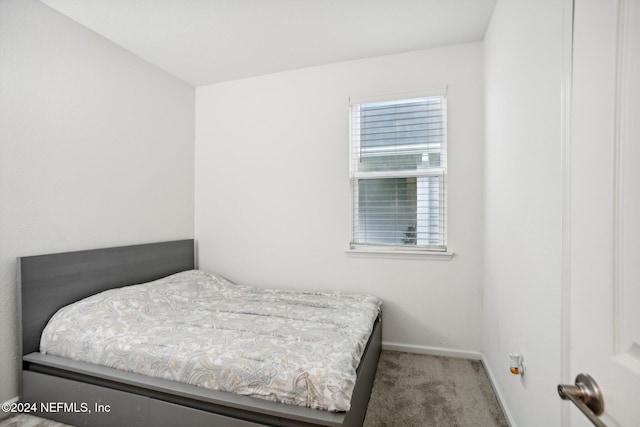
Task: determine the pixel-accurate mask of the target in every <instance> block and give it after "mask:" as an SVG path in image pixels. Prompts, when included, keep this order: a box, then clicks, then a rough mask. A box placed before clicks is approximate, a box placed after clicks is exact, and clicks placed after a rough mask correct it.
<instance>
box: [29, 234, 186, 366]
mask: <svg viewBox="0 0 640 427" xmlns="http://www.w3.org/2000/svg"><path fill="white" fill-rule="evenodd" d="M194 243H195V242H194V240H193V239H189V240H176V241H171V242H159V243H149V244H143V245H134V246H120V247H115V248H105V249H93V250H86V251H78V252H66V253H59V254H51V255H38V256H28V257H21V258H18V287H19V289H18V296H19V298H20V299H21V301H20V303H19V305H18V307H19V310H21V313H20V321H21V334H22V354H23V355H24V354H28V353H32V352H34V351H39V348H40V336H41V335H42V331H43V330H44V328H45V326H46V324H47V322H48V321H49V319H50V318H51V316H53V315H54V314H55V312H56V311H58V310H59V309H60V308H62V307H64V306H66V305H68V304H71V303H72V302H75V301H78V300H80V299H82V298H86V297H88V296H90V295H94V294H97V293H99V292H102V291H105V290H107V289H112V288H119V287H122V286H127V285H133V284H137V283H144V282H148V281H151V280H156V279H160V278H162V277H165V276H168V275H170V274H173V273H177V272H180V271H185V270H192V269H193V268H195V248H194Z"/></svg>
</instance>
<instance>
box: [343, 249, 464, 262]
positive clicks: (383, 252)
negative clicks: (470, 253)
mask: <svg viewBox="0 0 640 427" xmlns="http://www.w3.org/2000/svg"><path fill="white" fill-rule="evenodd" d="M345 252H346V253H347V255H349V256H356V257H377V258H409V259H433V260H438V261H450V260H451V259H452V258H453V255H454V253H453V252H450V251H446V252H439V251H428V250H424V251H419V250H413V251H408V250H402V249H387V248H370V247H369V248H361V247H358V248H352V247H347V249H345Z"/></svg>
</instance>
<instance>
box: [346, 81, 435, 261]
mask: <svg viewBox="0 0 640 427" xmlns="http://www.w3.org/2000/svg"><path fill="white" fill-rule="evenodd" d="M403 98H404V99H393V100H388V99H384V98H382V99H360V100H358V99H352V100H351V144H350V146H351V149H350V153H351V154H350V156H351V167H350V178H351V188H352V190H351V191H352V219H351V244H350V246H351V248H352V249H357V248H366V247H369V248H376V249H390V250H422V251H446V249H447V242H446V238H447V229H446V175H447V173H446V172H447V161H446V159H447V156H446V145H447V144H446V141H447V138H446V127H447V126H446V97H445V89H442V90H440V91H438V92H437V93H436V94H433V93H430V94H428V95H427V96H425V95H421V96H420V95H419V96H415V95H414V96H411V97H403Z"/></svg>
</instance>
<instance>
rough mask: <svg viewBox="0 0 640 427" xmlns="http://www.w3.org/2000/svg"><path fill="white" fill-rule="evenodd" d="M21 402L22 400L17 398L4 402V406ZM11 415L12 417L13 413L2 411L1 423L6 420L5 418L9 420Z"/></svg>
mask: <svg viewBox="0 0 640 427" xmlns="http://www.w3.org/2000/svg"><path fill="white" fill-rule="evenodd" d="M19 400H20V398H19V397H18V396H16V397H14V398H13V399H9V400H7V401H6V402H2V406H4V405H10V404H12V403H16V402H18V401H19ZM10 415H11V412H4V411H2V410H0V421H1V420H4V419H5V418H9V416H10Z"/></svg>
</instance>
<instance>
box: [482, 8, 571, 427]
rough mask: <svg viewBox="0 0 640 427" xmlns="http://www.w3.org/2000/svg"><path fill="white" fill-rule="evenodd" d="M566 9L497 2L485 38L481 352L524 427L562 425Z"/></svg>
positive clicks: (512, 414)
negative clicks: (517, 368) (520, 366)
mask: <svg viewBox="0 0 640 427" xmlns="http://www.w3.org/2000/svg"><path fill="white" fill-rule="evenodd" d="M562 6H563V2H560V1H557V0H544V1H536V2H532V1H520V0H499V1H498V3H497V5H496V9H495V11H494V14H493V17H492V20H491V24H490V26H489V30H488V32H487V34H486V36H485V40H484V54H485V56H484V60H485V72H484V75H485V97H486V104H485V113H486V122H485V130H486V138H485V151H486V153H485V156H486V163H485V229H486V232H485V276H484V310H483V324H484V327H483V354H484V357H485V360H486V362H487V365H488V368H489V370H490V371H491V372H492V373H493V375H494V378H495V380H496V383H497V386H498V389H499V391H500V394H501V395H502V396H503V398H504V399H505V402H506V404H507V406H508V408H509V412H510V415H511V417H512V421H514V422H515V424H516V425H517V426H518V427H527V426H531V427H533V426H555V425H559V423H560V405H561V400H560V399H559V398H558V395H557V393H556V391H555V390H556V386H557V384H558V381H559V380H560V364H561V363H560V362H561V359H560V351H561V349H560V332H561V331H560V325H561V255H562V253H561V239H562V229H561V215H562V200H561V197H562V194H561V187H562V180H561V178H562V175H561V110H560V105H561V98H560V89H561V86H560V85H561V78H562V51H561V49H562V45H563V38H562V21H563V10H562ZM512 352H518V353H521V354H522V355H523V356H524V360H525V366H526V373H525V376H524V377H523V378H520V377H519V376H514V375H512V374H511V373H510V372H509V359H508V355H509V353H512Z"/></svg>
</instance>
